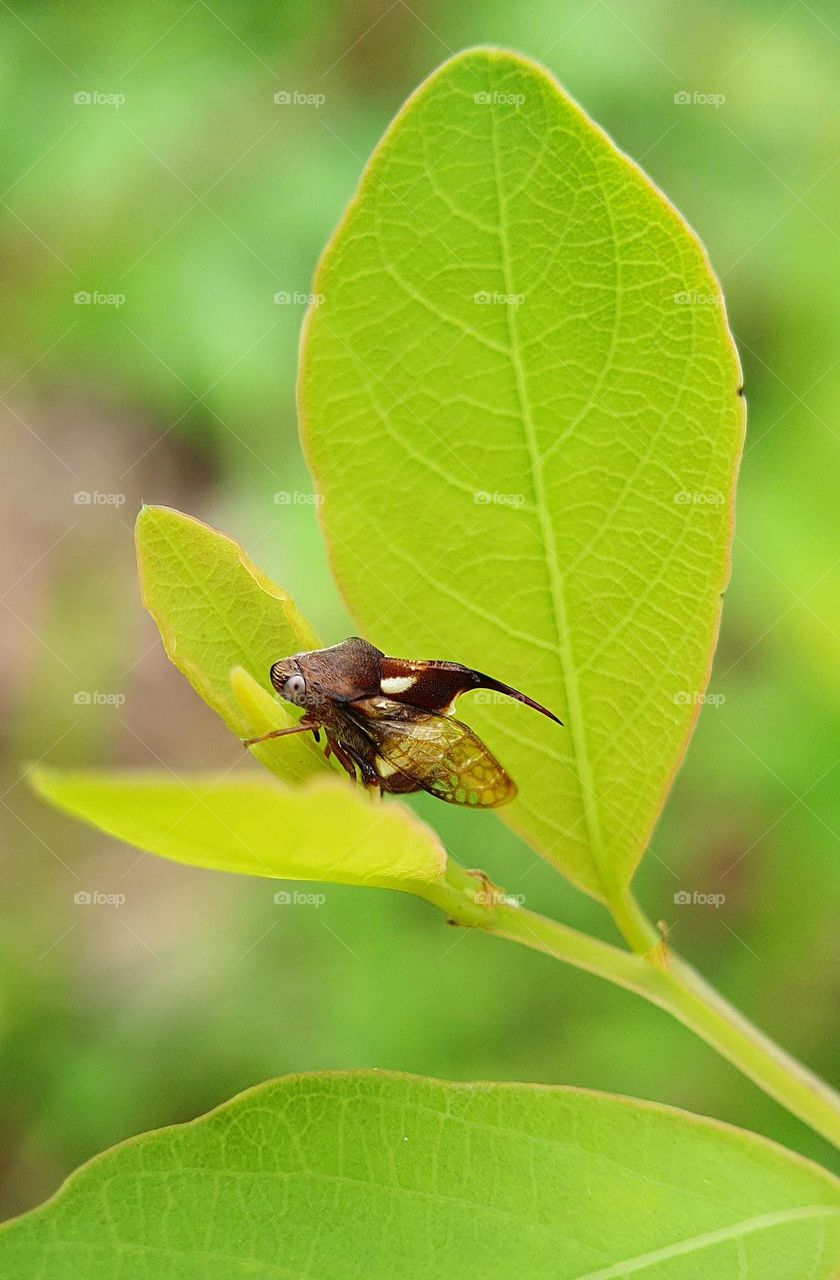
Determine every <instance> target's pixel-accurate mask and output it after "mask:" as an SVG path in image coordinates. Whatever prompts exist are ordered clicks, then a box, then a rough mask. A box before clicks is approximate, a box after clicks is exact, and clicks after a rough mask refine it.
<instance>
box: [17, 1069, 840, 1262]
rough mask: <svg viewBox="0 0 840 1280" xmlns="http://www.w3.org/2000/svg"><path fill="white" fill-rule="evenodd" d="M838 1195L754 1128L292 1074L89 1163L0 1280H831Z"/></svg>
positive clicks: (837, 1243)
mask: <svg viewBox="0 0 840 1280" xmlns="http://www.w3.org/2000/svg"><path fill="white" fill-rule="evenodd" d="M838 1266H840V1187H838V1184H837V1183H836V1182H835V1181H834V1179H833V1178H831V1177H829V1175H828V1174H826V1173H824V1172H823V1171H822V1170H820V1169H818V1168H817V1167H816V1166H815V1165H812V1164H809V1163H808V1162H807V1161H805V1160H802V1159H800V1158H798V1157H795V1156H792V1155H790V1154H789V1153H788V1152H786V1151H783V1150H782V1149H781V1148H780V1147H776V1146H774V1145H773V1144H772V1143H770V1142H767V1141H765V1140H764V1139H761V1138H756V1137H754V1136H753V1135H752V1134H748V1133H743V1132H741V1131H740V1130H737V1129H732V1128H729V1127H728V1126H725V1125H720V1124H715V1123H714V1122H713V1121H710V1120H702V1119H699V1118H698V1117H696V1116H691V1115H688V1114H686V1113H685V1112H680V1111H676V1110H672V1109H670V1108H666V1107H658V1106H653V1105H651V1104H649V1103H638V1102H632V1101H630V1100H629V1099H625V1098H616V1097H611V1096H608V1095H602V1094H596V1093H588V1092H585V1091H583V1090H579V1089H558V1088H538V1087H535V1086H529V1085H497V1084H443V1083H439V1082H437V1081H433V1080H421V1079H416V1078H411V1077H407V1076H398V1075H391V1074H384V1073H383V1074H379V1073H368V1072H352V1073H348V1074H331V1075H312V1076H293V1077H289V1078H287V1079H283V1080H277V1081H273V1082H271V1083H268V1084H264V1085H261V1086H259V1087H258V1088H256V1089H252V1090H250V1091H249V1092H248V1093H244V1094H242V1095H240V1096H239V1097H238V1098H234V1099H233V1100H232V1101H231V1102H229V1103H227V1104H226V1105H225V1106H223V1107H220V1108H219V1109H218V1110H217V1111H213V1112H211V1113H210V1114H209V1115H207V1116H204V1117H202V1118H201V1119H200V1120H197V1121H194V1122H193V1123H192V1124H186V1125H178V1126H176V1127H174V1128H170V1129H162V1130H160V1131H158V1132H157V1133H150V1134H146V1135H144V1136H142V1137H140V1138H135V1139H132V1140H130V1141H129V1142H126V1143H124V1144H123V1145H122V1146H119V1147H116V1148H115V1149H114V1150H113V1151H110V1152H107V1153H106V1154H104V1155H102V1156H99V1157H98V1158H97V1159H95V1160H93V1161H91V1162H90V1164H88V1165H86V1166H84V1167H83V1168H82V1169H80V1170H79V1171H78V1172H77V1173H76V1174H74V1175H73V1177H71V1178H70V1179H69V1181H68V1182H67V1183H65V1185H64V1187H63V1188H62V1189H61V1191H59V1193H58V1195H57V1196H56V1197H55V1198H54V1199H53V1200H51V1201H49V1202H48V1203H47V1204H46V1205H44V1206H43V1207H42V1208H40V1209H36V1210H35V1211H34V1212H32V1213H30V1214H28V1215H27V1216H25V1217H23V1218H19V1219H18V1220H16V1221H14V1222H11V1223H9V1224H8V1225H7V1226H6V1227H5V1228H0V1274H2V1275H3V1277H4V1280H33V1277H36V1276H37V1278H38V1280H77V1277H84V1280H117V1278H119V1280H129V1278H132V1280H133V1278H134V1277H137V1278H138V1280H140V1277H142V1280H233V1278H234V1277H250V1278H251V1280H347V1278H348V1277H351V1276H352V1277H359V1280H362V1278H363V1280H379V1277H382V1280H418V1277H422V1280H511V1277H522V1280H632V1278H633V1277H638V1280H711V1278H712V1277H714V1280H831V1278H832V1277H834V1276H835V1275H836V1274H837V1268H838Z"/></svg>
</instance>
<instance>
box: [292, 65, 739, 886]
mask: <svg viewBox="0 0 840 1280" xmlns="http://www.w3.org/2000/svg"><path fill="white" fill-rule="evenodd" d="M315 291H316V292H317V294H318V295H319V297H322V298H323V301H321V302H320V305H319V306H318V307H317V308H313V309H312V310H311V311H310V313H309V315H308V319H307V323H306V331H305V336H304V344H303V353H302V366H301V379H300V407H301V416H302V422H303V434H304V441H305V445H306V449H307V453H308V456H309V460H310V463H311V465H312V468H313V470H314V472H315V475H316V477H317V482H318V487H319V490H320V491H321V492H322V494H323V496H324V505H323V507H322V510H321V517H322V520H323V524H324V528H325V532H326V536H327V539H328V541H329V544H330V549H331V555H332V563H333V566H334V570H335V573H336V576H337V578H338V581H339V583H340V585H341V587H342V590H343V593H344V595H345V598H346V599H347V601H348V602H349V604H350V607H351V609H352V611H353V613H354V615H355V617H356V619H357V620H358V622H359V624H360V626H361V627H362V628H363V630H365V631H367V633H368V634H375V635H376V637H377V642H378V643H379V644H381V645H383V646H384V647H386V648H387V650H388V651H389V652H392V653H414V652H420V653H423V652H425V653H441V654H450V653H451V654H457V655H458V656H459V658H461V659H462V660H463V661H464V662H467V663H475V665H476V666H478V667H485V668H486V667H491V669H492V670H493V671H494V672H495V673H496V674H497V675H498V676H499V677H500V678H501V679H503V680H508V681H510V683H511V684H512V685H515V686H516V687H525V688H527V689H528V690H529V691H531V692H533V694H534V696H535V697H537V698H538V699H539V700H540V702H541V703H543V704H544V705H545V706H548V707H551V708H552V709H553V710H554V711H556V712H557V713H558V714H559V715H560V716H561V718H562V719H563V720H565V721H566V722H567V724H568V728H567V729H566V730H565V731H564V732H562V733H555V734H552V735H544V736H543V735H540V736H537V735H536V734H535V733H534V731H533V726H532V725H531V724H530V723H529V722H528V721H527V720H526V718H525V717H526V714H527V713H526V712H525V710H524V709H523V708H522V707H517V706H516V705H515V704H510V703H507V702H504V700H500V702H499V705H496V706H493V707H492V708H489V707H487V706H482V705H476V706H475V710H474V712H473V711H472V709H471V710H470V719H471V723H472V724H473V725H474V727H475V728H476V729H477V730H478V732H479V734H480V736H481V737H482V738H483V739H486V741H487V743H488V745H489V748H490V750H491V751H492V752H493V753H494V754H496V753H498V756H499V758H500V759H501V760H503V761H504V764H505V767H506V769H508V770H509V772H510V774H511V776H512V777H513V778H514V779H515V780H516V781H517V783H518V784H519V788H520V795H519V799H518V801H517V802H516V803H515V804H513V805H511V806H509V807H508V808H506V809H505V810H503V811H501V812H502V814H503V816H505V818H506V819H508V820H509V821H510V822H511V824H512V825H513V826H514V827H516V828H517V829H518V830H519V831H520V832H521V833H522V834H523V835H524V836H525V837H526V838H527V839H528V840H529V841H531V843H532V844H533V845H534V846H535V847H536V848H537V849H539V850H540V851H541V852H542V853H543V854H544V855H545V856H547V857H548V858H550V859H551V860H552V861H553V862H554V863H555V864H556V865H557V866H558V867H559V868H560V869H561V870H562V871H564V872H565V873H566V874H567V875H568V876H569V877H570V878H571V879H573V880H574V881H575V882H576V883H577V884H578V885H579V886H580V887H582V888H583V889H585V890H586V891H588V892H589V893H591V894H593V895H595V896H596V897H599V898H601V899H604V900H606V901H607V902H609V903H610V904H611V905H612V906H613V908H614V909H615V904H616V903H618V902H620V901H621V900H622V898H623V896H624V895H626V891H627V886H628V883H629V880H630V878H631V876H632V874H633V871H634V869H635V867H636V865H637V863H638V860H639V858H640V856H641V854H642V852H643V850H644V847H645V845H646V843H647V840H648V837H649V834H650V831H651V828H652V826H653V823H654V822H655V820H656V817H657V815H658V813H659V811H660V808H661V806H662V803H663V800H664V796H665V793H666V790H667V787H668V784H669V781H670V779H671V778H672V776H673V774H674V770H675V768H676V767H677V764H678V762H679V760H680V758H681V756H682V753H683V751H684V749H685V746H686V743H687V740H688V736H689V733H690V730H691V727H692V724H693V722H694V718H695V715H696V712H697V708H698V706H699V703H700V699H699V697H698V696H697V695H698V693H699V691H700V690H702V689H703V687H704V686H705V683H706V680H707V678H708V673H709V668H710V661H711V653H712V649H713V646H714V642H715V638H716V634H717V627H718V619H719V611H720V601H721V592H722V590H723V588H724V585H725V583H726V580H727V577H728V573H729V548H730V540H731V532H732V497H733V488H734V478H735V471H736V464H737V459H738V456H739V452H740V447H741V440H742V432H743V410H744V402H743V400H742V399H741V398H739V396H738V394H737V393H738V388H739V386H740V383H741V375H740V370H739V367H738V360H737V356H736V354H735V351H734V348H733V344H732V340H731V337H730V335H729V332H728V330H727V326H726V317H725V313H724V308H723V305H722V303H721V301H720V290H719V286H718V284H717V282H716V280H715V279H714V276H713V275H712V272H711V270H710V268H709V265H708V262H707V259H706V256H705V253H704V251H703V249H702V246H701V245H700V244H699V243H698V241H697V239H696V237H695V236H694V235H693V233H692V232H691V231H690V230H689V228H688V227H687V226H686V224H685V222H684V221H683V220H682V219H681V218H680V216H679V215H678V214H677V213H676V211H675V210H674V209H673V208H672V207H671V206H670V205H669V204H668V202H667V201H666V200H665V198H664V197H663V196H662V194H661V193H660V192H659V191H657V190H656V189H655V188H654V187H653V185H652V184H651V183H650V181H649V180H648V179H647V178H646V177H645V175H644V174H643V173H642V172H641V171H640V170H639V169H637V168H636V167H635V166H634V165H633V164H632V163H631V162H630V161H629V160H628V159H627V158H626V157H625V156H624V155H622V154H621V153H620V152H619V151H618V150H617V149H616V147H615V146H614V145H613V144H612V142H611V141H610V140H609V138H607V137H606V136H605V135H604V134H603V133H602V132H601V131H600V130H599V129H598V128H597V127H596V126H595V125H594V124H593V123H592V122H591V121H590V120H589V119H588V118H587V117H586V115H584V113H583V111H582V110H581V109H580V108H579V107H578V106H577V105H576V104H575V103H574V102H573V101H571V100H570V99H569V98H568V96H567V95H566V94H565V93H564V92H563V90H562V89H561V88H560V87H559V86H558V85H557V84H556V83H555V82H554V81H553V80H552V79H551V78H550V77H549V76H548V75H547V74H546V73H545V72H544V71H543V70H542V69H541V68H540V67H538V66H536V65H534V64H533V63H531V62H528V61H526V60H525V59H523V58H520V57H517V56H515V55H513V54H509V53H505V52H499V51H496V50H487V49H476V50H473V51H469V52H467V53H464V54H461V55H459V56H458V57H456V58H454V59H452V60H451V61H450V62H448V63H446V64H445V65H444V66H443V67H441V68H440V69H439V70H438V71H437V72H436V73H435V74H434V75H433V76H432V77H431V78H430V79H429V80H427V81H426V83H425V84H423V85H422V86H421V87H420V89H419V90H418V91H417V93H415V94H414V95H413V96H412V97H411V98H410V99H409V101H408V103H407V104H406V105H405V107H404V108H403V109H402V111H401V112H400V114H399V115H398V117H397V118H396V120H395V121H394V123H393V125H392V126H391V127H390V128H389V130H388V132H387V133H386V135H385V137H384V138H383V140H382V142H381V143H380V145H379V146H378V147H377V149H376V151H375V153H374V155H373V157H372V159H371V161H370V163H369V165H368V167H367V170H366V172H365V174H364V176H363V178H362V181H361V184H360V187H359V190H358V193H357V194H356V197H355V198H354V200H353V201H352V202H351V204H350V206H349V208H348V210H347V213H346V215H345V217H344V220H343V222H342V223H341V225H340V226H339V228H338V230H337V232H336V234H335V236H334V239H333V241H332V243H331V244H330V246H329V247H328V249H327V251H326V253H325V255H324V258H323V260H322V263H321V266H320V268H319V271H318V275H317V283H316V285H315ZM698 299H700V300H701V301H700V302H698V301H697V300H698ZM709 299H711V300H712V302H713V303H714V305H711V304H708V300H709ZM351 440H352V448H351V447H348V446H349V443H350V441H351ZM491 663H492V666H491ZM475 702H476V703H478V699H476V700H475Z"/></svg>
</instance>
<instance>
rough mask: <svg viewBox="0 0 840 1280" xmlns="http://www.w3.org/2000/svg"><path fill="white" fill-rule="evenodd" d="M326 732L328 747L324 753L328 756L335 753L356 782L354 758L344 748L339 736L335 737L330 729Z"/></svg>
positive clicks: (343, 767)
mask: <svg viewBox="0 0 840 1280" xmlns="http://www.w3.org/2000/svg"><path fill="white" fill-rule="evenodd" d="M325 732H326V734H327V749H326V752H325V753H324V754H325V755H327V756H329V755H330V754H332V755H334V756H335V758H336V760H337V761H338V763H339V764H340V765H341V767H342V769H344V770H345V772H346V773H348V774H349V775H350V777H351V778H352V779H353V781H354V782H355V781H356V770H355V769H354V767H353V758H352V757H351V755H350V754H349V752H347V751H345V750H344V747H342V746H341V744H340V743H339V741H338V739H337V738H334V737H333V735H332V734H331V733H330V732H329V731H328V730H325Z"/></svg>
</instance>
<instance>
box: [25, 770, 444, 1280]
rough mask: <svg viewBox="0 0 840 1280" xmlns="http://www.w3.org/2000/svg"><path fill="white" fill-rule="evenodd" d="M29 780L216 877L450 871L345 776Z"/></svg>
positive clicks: (387, 876)
mask: <svg viewBox="0 0 840 1280" xmlns="http://www.w3.org/2000/svg"><path fill="white" fill-rule="evenodd" d="M28 776H29V778H30V780H31V782H32V785H33V786H34V787H35V790H36V791H38V792H39V794H40V795H42V796H43V797H44V798H45V799H46V800H49V801H50V802H51V803H52V804H54V805H55V806H56V807H57V808H59V809H63V810H64V811H65V813H70V814H72V815H73V817H74V818H80V819H81V820H82V821H84V822H89V823H90V824H91V825H92V826H94V827H98V828H99V829H100V830H101V831H105V832H107V834H108V835H110V836H115V837H116V838H117V839H118V840H125V841H126V842H127V843H129V844H134V845H137V847H138V848H140V849H145V850H146V851H147V852H148V853H157V854H160V856H161V857H163V858H171V859H172V860H173V861H175V862H186V863H189V864H190V865H191V866H195V867H208V868H210V869H211V870H213V871H234V872H239V873H241V874H243V875H252V876H271V877H273V878H277V879H283V880H327V881H332V882H335V883H338V884H361V885H369V886H374V887H378V888H384V889H406V890H408V891H414V888H415V886H418V891H419V890H420V889H422V886H423V885H425V884H429V883H435V882H436V881H438V880H440V879H441V877H442V876H443V873H444V870H445V867H446V854H445V852H444V850H443V847H442V846H441V844H440V842H439V840H438V838H437V836H436V835H435V833H434V832H433V831H432V830H431V829H430V828H429V827H427V826H426V825H425V824H424V823H422V822H421V821H420V820H419V818H417V817H415V816H414V814H412V813H411V812H410V811H409V810H408V809H406V808H404V807H403V806H402V805H391V804H381V803H377V802H374V801H371V800H370V799H369V797H368V796H367V795H365V793H364V792H363V791H362V790H361V788H353V787H351V786H348V785H347V783H346V782H342V781H341V780H340V779H338V778H328V777H324V778H321V779H317V780H313V781H311V782H309V783H308V784H307V785H306V786H303V787H295V788H287V787H282V786H280V785H278V784H277V783H273V782H270V781H268V780H266V781H262V780H251V779H244V778H243V779H234V780H231V779H227V780H226V781H222V782H220V781H219V780H218V778H214V777H208V776H197V775H196V776H190V777H188V778H185V779H171V778H168V777H166V776H165V775H161V774H157V773H154V774H144V773H138V772H134V771H130V772H124V773H123V772H110V773H96V772H93V771H88V770H58V769H44V768H35V769H32V770H31V771H30V773H29V775H28ZM0 1274H2V1272H0Z"/></svg>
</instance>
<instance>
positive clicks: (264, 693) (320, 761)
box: [230, 667, 324, 782]
mask: <svg viewBox="0 0 840 1280" xmlns="http://www.w3.org/2000/svg"><path fill="white" fill-rule="evenodd" d="M230 688H231V693H232V694H233V696H234V699H235V701H236V705H237V706H238V707H239V710H240V711H241V712H242V716H243V720H242V724H243V734H244V736H246V737H249V738H256V737H259V735H260V734H262V733H269V732H270V731H271V730H273V729H291V728H294V726H295V724H296V723H297V719H296V717H295V716H293V715H291V714H290V713H289V712H288V711H287V710H286V708H285V707H284V706H283V704H282V703H280V702H278V701H277V700H276V698H274V697H273V695H272V694H270V693H269V692H268V690H267V689H265V688H263V686H262V685H261V684H258V683H257V681H256V680H255V679H254V677H253V676H252V675H250V674H249V673H248V672H247V671H246V670H245V668H244V667H234V669H233V671H231V673H230ZM249 750H250V751H251V754H252V755H254V756H256V758H257V759H258V760H259V761H260V762H261V763H262V764H264V765H265V766H266V768H267V769H272V770H273V771H274V772H276V773H278V774H280V776H281V777H282V778H283V779H284V780H285V781H287V782H305V781H306V779H307V778H312V777H317V776H318V775H321V776H322V777H323V774H324V754H323V751H322V750H320V749H319V748H318V747H317V746H316V745H315V740H314V738H313V737H312V735H311V734H310V733H294V734H289V735H288V736H287V737H285V738H281V739H280V741H279V742H276V741H274V742H260V743H259V744H258V745H257V746H255V747H250V748H249ZM281 752H282V756H281V755H280V753H281Z"/></svg>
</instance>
